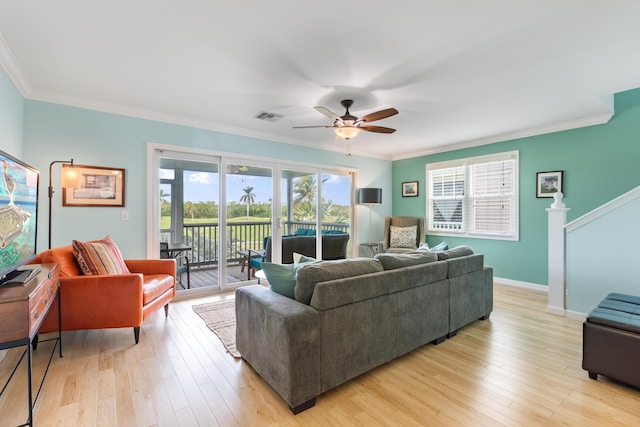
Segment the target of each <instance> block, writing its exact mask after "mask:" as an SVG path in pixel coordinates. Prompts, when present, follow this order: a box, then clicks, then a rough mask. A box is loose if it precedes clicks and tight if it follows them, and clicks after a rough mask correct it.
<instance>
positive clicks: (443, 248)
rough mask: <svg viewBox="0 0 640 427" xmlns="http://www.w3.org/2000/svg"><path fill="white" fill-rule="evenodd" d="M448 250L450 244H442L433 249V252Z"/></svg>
mask: <svg viewBox="0 0 640 427" xmlns="http://www.w3.org/2000/svg"><path fill="white" fill-rule="evenodd" d="M447 249H449V244H448V243H447V242H440V243H438V244H437V245H435V246H434V247H432V248H431V252H439V251H446V250H447Z"/></svg>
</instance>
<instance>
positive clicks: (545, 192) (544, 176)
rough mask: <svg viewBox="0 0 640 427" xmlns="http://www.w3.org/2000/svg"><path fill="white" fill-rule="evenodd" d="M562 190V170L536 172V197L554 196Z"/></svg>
mask: <svg viewBox="0 0 640 427" xmlns="http://www.w3.org/2000/svg"><path fill="white" fill-rule="evenodd" d="M558 191H560V192H563V191H562V171H553V172H538V173H536V197H538V198H540V197H553V195H554V194H555V193H557V192H558Z"/></svg>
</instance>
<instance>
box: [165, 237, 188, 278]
mask: <svg viewBox="0 0 640 427" xmlns="http://www.w3.org/2000/svg"><path fill="white" fill-rule="evenodd" d="M160 259H175V260H176V278H177V279H178V283H180V286H182V289H185V287H184V284H183V283H182V274H184V273H187V287H186V289H191V276H190V274H189V258H188V257H187V256H186V255H184V256H181V255H180V253H177V254H174V253H172V252H171V251H170V250H169V243H167V242H160Z"/></svg>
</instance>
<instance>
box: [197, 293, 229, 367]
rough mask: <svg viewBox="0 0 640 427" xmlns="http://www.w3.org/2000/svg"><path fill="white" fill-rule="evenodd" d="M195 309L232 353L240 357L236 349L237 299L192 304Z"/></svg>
mask: <svg viewBox="0 0 640 427" xmlns="http://www.w3.org/2000/svg"><path fill="white" fill-rule="evenodd" d="M192 308H193V311H195V312H196V314H197V315H198V316H200V317H202V320H204V323H205V325H207V327H208V328H209V329H211V330H212V331H213V332H214V333H215V334H216V335H217V336H218V338H220V341H222V344H224V347H225V348H226V349H227V351H228V352H229V354H230V355H232V356H233V357H235V358H240V357H241V356H240V353H239V352H238V350H237V349H236V301H235V299H231V300H224V301H215V302H209V303H206V304H198V305H194V306H192Z"/></svg>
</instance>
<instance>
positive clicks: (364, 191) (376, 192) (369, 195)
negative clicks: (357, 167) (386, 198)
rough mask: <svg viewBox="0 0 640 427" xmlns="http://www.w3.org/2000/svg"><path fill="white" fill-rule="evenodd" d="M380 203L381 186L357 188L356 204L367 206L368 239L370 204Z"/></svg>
mask: <svg viewBox="0 0 640 427" xmlns="http://www.w3.org/2000/svg"><path fill="white" fill-rule="evenodd" d="M381 203H382V188H360V189H359V190H358V204H360V205H368V206H369V236H368V239H369V240H371V210H372V206H371V205H379V204H381ZM369 243H372V242H369Z"/></svg>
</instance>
